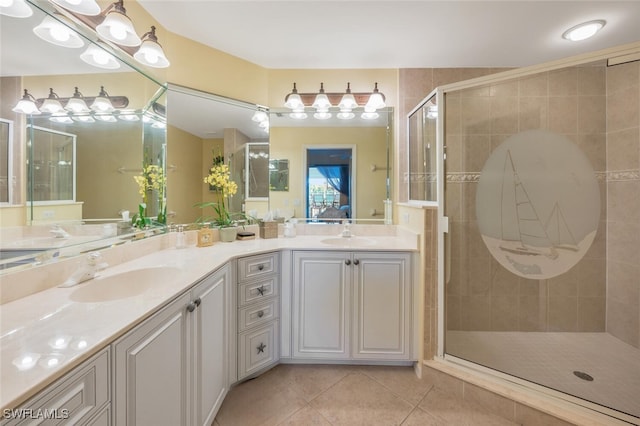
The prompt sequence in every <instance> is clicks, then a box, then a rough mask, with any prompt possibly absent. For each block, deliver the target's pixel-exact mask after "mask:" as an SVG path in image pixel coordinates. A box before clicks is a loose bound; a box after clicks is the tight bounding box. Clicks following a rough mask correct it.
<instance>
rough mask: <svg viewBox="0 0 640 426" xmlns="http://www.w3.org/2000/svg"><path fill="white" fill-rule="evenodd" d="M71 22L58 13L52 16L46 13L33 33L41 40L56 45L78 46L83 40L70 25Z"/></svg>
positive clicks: (82, 43)
mask: <svg viewBox="0 0 640 426" xmlns="http://www.w3.org/2000/svg"><path fill="white" fill-rule="evenodd" d="M72 26H73V24H72V23H71V22H70V21H69V20H68V19H67V18H66V17H64V16H62V15H60V14H59V13H54V14H53V16H50V15H47V16H45V17H44V19H43V20H42V22H41V23H40V24H39V25H38V26H37V27H35V28H34V29H33V32H34V33H35V35H37V36H38V37H40V38H41V39H42V40H44V41H46V42H49V43H51V44H55V45H56V46H62V47H71V48H79V47H82V46H84V41H82V39H81V38H80V36H79V35H78V33H77V32H76V31H74V30H73V29H72V28H71V27H72Z"/></svg>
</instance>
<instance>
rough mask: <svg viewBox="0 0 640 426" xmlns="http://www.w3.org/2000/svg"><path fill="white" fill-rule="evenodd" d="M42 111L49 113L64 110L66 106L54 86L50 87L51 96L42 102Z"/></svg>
mask: <svg viewBox="0 0 640 426" xmlns="http://www.w3.org/2000/svg"><path fill="white" fill-rule="evenodd" d="M40 112H47V113H49V114H57V113H60V112H64V108H63V107H62V104H61V103H60V97H59V96H58V94H57V93H56V92H54V91H53V89H52V88H49V97H48V98H46V99H45V100H44V101H43V102H42V106H41V107H40Z"/></svg>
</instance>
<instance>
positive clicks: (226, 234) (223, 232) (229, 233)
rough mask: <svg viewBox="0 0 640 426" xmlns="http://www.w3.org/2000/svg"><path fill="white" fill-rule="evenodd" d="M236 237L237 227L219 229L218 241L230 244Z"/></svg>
mask: <svg viewBox="0 0 640 426" xmlns="http://www.w3.org/2000/svg"><path fill="white" fill-rule="evenodd" d="M237 235H238V227H237V226H231V227H226V228H220V241H222V242H225V243H230V242H231V241H235V240H236V236H237Z"/></svg>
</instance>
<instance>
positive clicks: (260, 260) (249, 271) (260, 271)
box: [238, 253, 280, 282]
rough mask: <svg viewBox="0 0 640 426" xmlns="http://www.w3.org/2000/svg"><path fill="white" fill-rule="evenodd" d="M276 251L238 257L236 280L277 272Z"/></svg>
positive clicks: (245, 279)
mask: <svg viewBox="0 0 640 426" xmlns="http://www.w3.org/2000/svg"><path fill="white" fill-rule="evenodd" d="M279 260H280V257H279V256H278V253H266V254H260V255H256V256H249V257H243V258H240V259H238V281H239V282H243V281H247V280H250V279H254V278H258V277H263V276H265V275H269V274H275V273H277V272H278V263H279Z"/></svg>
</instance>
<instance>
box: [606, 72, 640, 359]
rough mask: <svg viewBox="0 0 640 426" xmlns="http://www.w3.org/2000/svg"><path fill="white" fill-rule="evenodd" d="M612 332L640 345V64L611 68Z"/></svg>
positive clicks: (608, 304) (609, 301)
mask: <svg viewBox="0 0 640 426" xmlns="http://www.w3.org/2000/svg"><path fill="white" fill-rule="evenodd" d="M606 106H607V170H608V173H607V192H608V196H609V198H608V206H607V207H608V221H607V231H608V236H609V238H608V239H607V253H608V262H607V282H608V286H607V302H606V309H607V332H609V333H611V334H613V335H614V336H616V337H618V338H619V339H621V340H623V341H624V342H626V343H628V344H630V345H632V346H634V347H636V348H638V347H640V62H638V61H636V62H631V63H627V64H622V65H615V66H612V67H609V68H607V103H606Z"/></svg>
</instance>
